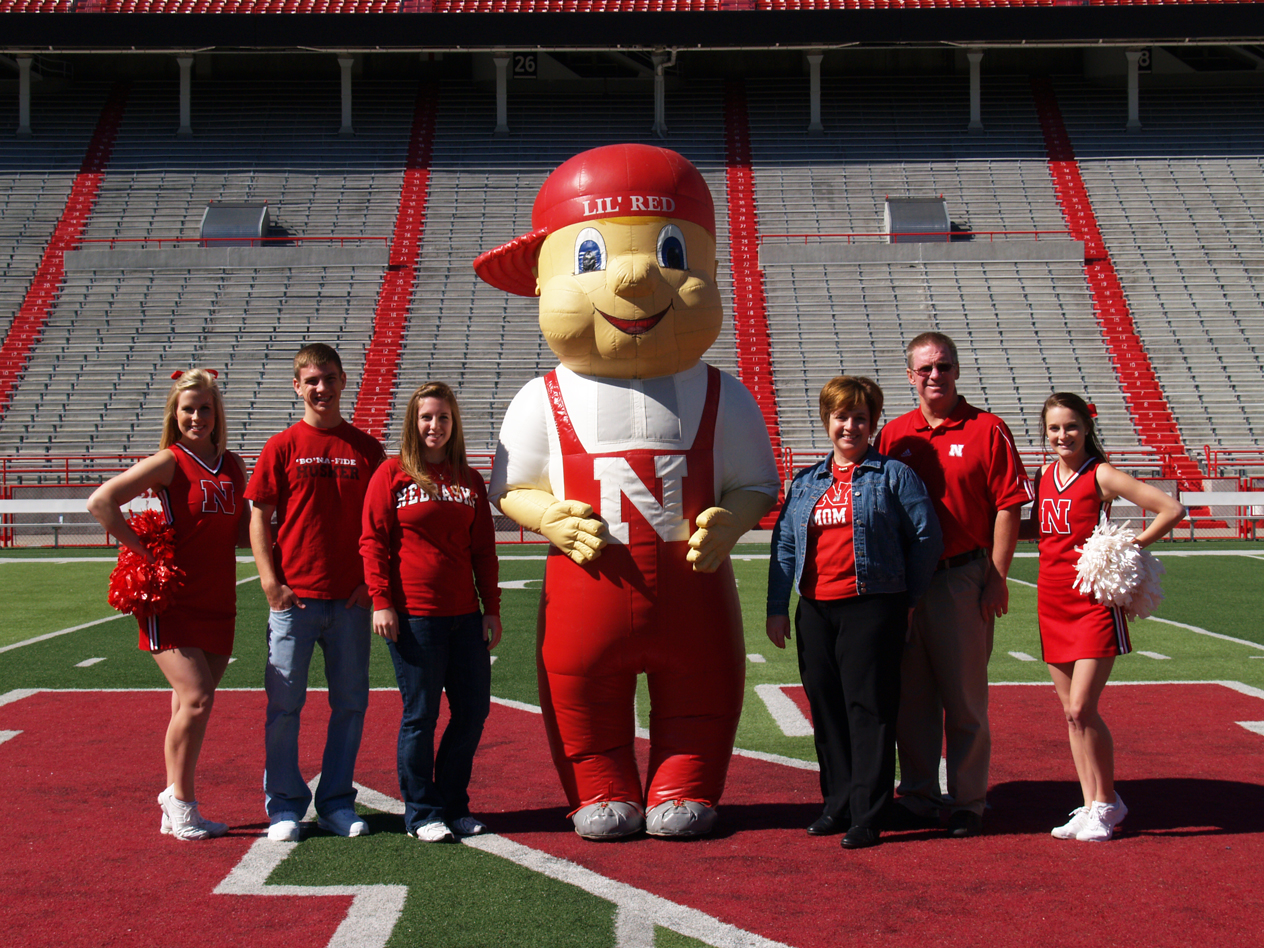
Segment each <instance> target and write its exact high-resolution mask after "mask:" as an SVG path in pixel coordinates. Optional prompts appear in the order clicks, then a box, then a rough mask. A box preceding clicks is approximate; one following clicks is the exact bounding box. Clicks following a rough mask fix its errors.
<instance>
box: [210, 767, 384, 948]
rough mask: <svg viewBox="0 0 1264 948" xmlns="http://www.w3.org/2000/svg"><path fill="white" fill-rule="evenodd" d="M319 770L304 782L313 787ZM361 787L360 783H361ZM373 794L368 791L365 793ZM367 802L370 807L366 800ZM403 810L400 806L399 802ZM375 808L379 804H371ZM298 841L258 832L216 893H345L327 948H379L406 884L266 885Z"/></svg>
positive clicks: (310, 808) (312, 812) (313, 812)
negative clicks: (347, 898) (347, 902)
mask: <svg viewBox="0 0 1264 948" xmlns="http://www.w3.org/2000/svg"><path fill="white" fill-rule="evenodd" d="M319 782H320V774H317V775H316V776H315V777H313V778H312V779H311V780H310V781H308V786H309V787H310V788H312V789H313V790H314V789H315V787H316V785H317V784H318V783H319ZM356 786H357V787H358V788H359V789H361V790H365V788H363V787H359V784H356ZM365 792H366V793H368V794H372V791H367V790H366V791H365ZM369 806H373V804H372V803H369ZM397 806H398V807H399V811H400V812H401V813H402V812H403V809H404V806H403V804H402V803H400V804H397ZM374 808H375V809H377V807H374ZM315 817H316V810H315V808H314V806H313V805H312V804H308V807H307V813H306V814H304V816H303V819H304V820H305V821H308V820H313V819H315ZM298 845H299V844H298V843H281V842H274V841H272V840H270V839H268V833H267V830H261V831H260V835H259V838H258V839H256V840H255V841H254V843H253V844H252V845H251V847H250V849H248V850H247V851H246V854H245V855H244V856H242V858H241V862H239V863H237V865H236V866H234V867H233V869H232V871H231V872H229V873H228V875H226V876H225V877H224V880H223V881H222V882H221V883H220V884H219V885H217V886H216V887H215V889H214V890H213V894H215V895H248V896H250V895H255V896H257V895H289V896H309V897H310V896H316V897H322V896H330V895H344V896H345V895H349V896H351V905H350V907H349V908H348V909H347V914H346V915H345V916H344V917H343V919H342V923H341V924H340V925H339V926H338V928H337V930H336V931H335V932H334V934H333V937H332V938H330V939H329V942H328V948H382V946H384V945H385V944H386V942H387V940H389V939H390V937H391V932H393V931H394V930H395V924H396V923H397V922H398V921H399V917H400V915H402V914H403V912H404V901H405V900H406V899H407V898H408V886H406V885H268V884H267V883H268V876H270V875H271V874H272V871H273V870H274V869H276V867H277V866H279V865H281V863H283V862H285V860H286V858H287V857H288V856H289V855H290V853H292V852H293V851H294V847H296V846H298Z"/></svg>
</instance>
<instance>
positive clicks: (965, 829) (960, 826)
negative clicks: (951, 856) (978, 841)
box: [948, 810, 983, 839]
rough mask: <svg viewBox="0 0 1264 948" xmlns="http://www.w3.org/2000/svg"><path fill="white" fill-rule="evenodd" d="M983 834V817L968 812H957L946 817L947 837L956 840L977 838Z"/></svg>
mask: <svg viewBox="0 0 1264 948" xmlns="http://www.w3.org/2000/svg"><path fill="white" fill-rule="evenodd" d="M982 832H983V817H981V816H979V814H977V813H972V812H970V811H969V810H958V811H957V812H955V813H954V814H953V815H952V816H950V817H948V835H949V836H955V837H956V838H957V839H965V838H966V837H967V836H978V835H979V834H980V833H982Z"/></svg>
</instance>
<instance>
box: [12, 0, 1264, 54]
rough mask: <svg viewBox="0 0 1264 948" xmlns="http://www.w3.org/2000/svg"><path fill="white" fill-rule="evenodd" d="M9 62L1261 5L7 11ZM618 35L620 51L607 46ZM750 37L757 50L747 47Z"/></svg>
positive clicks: (986, 26)
mask: <svg viewBox="0 0 1264 948" xmlns="http://www.w3.org/2000/svg"><path fill="white" fill-rule="evenodd" d="M4 20H5V36H4V40H3V41H2V44H3V48H4V49H5V50H6V51H8V52H10V53H17V52H29V53H32V54H39V53H49V52H57V53H74V52H96V53H103V52H129V53H134V52H165V53H176V52H185V51H187V50H188V48H189V47H190V45H193V44H191V43H190V42H189V41H190V40H191V39H193V40H195V42H196V45H197V46H198V47H201V48H203V49H206V50H208V51H210V50H215V51H221V52H229V51H238V52H245V51H252V50H268V51H272V52H278V51H284V50H292V51H300V50H320V51H323V52H329V53H337V54H342V55H346V54H347V53H354V52H365V53H367V52H493V51H494V50H495V48H496V46H501V47H502V48H503V45H504V44H503V43H494V42H489V38H493V37H506V36H508V37H512V38H513V42H514V48H516V49H545V50H547V49H559V50H561V49H572V50H580V49H589V50H611V49H627V50H633V49H634V50H644V51H647V52H652V51H653V50H654V49H661V48H663V47H664V46H665V45H670V46H675V47H677V48H678V49H681V50H686V49H698V50H771V49H804V50H807V49H832V48H837V47H840V46H850V45H860V46H865V47H873V48H883V47H893V46H894V47H942V46H969V47H976V48H983V47H987V46H1009V47H1014V46H1055V47H1057V46H1061V47H1084V46H1100V45H1113V46H1142V45H1183V44H1199V45H1241V44H1254V43H1261V42H1264V4H1258V3H1246V4H1236V3H1235V4H1177V5H1171V6H1166V5H1165V6H1109V7H1108V6H1080V7H1016V8H966V9H962V8H948V9H940V8H936V9H917V10H904V9H885V10H848V11H838V10H781V11H759V10H749V11H746V10H741V11H724V12H673V13H585V14H574V13H459V14H442V13H416V14H413V13H398V14H304V15H301V16H296V15H293V14H258V15H252V16H232V15H225V14H210V13H208V14H197V13H190V14H128V15H120V14H109V13H76V14H74V15H66V14H49V13H8V14H5V16H4ZM612 37H617V38H618V41H617V42H612V41H611V38H612ZM756 38H757V41H756Z"/></svg>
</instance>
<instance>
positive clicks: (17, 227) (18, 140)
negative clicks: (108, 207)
mask: <svg viewBox="0 0 1264 948" xmlns="http://www.w3.org/2000/svg"><path fill="white" fill-rule="evenodd" d="M33 85H34V88H33V89H32V90H31V114H32V120H31V121H32V128H31V135H30V136H29V137H19V136H17V135H13V134H11V131H10V133H9V134H5V135H0V273H3V274H4V278H3V279H0V339H3V338H4V334H5V333H6V332H8V329H9V325H10V323H11V322H12V321H13V317H14V315H15V314H16V313H17V311H18V307H19V306H21V305H22V299H23V297H24V296H25V295H26V291H27V289H28V288H29V287H30V285H31V280H32V279H33V278H34V276H35V271H36V270H37V269H38V267H39V265H40V261H41V260H42V259H43V256H44V249H45V247H47V246H48V242H49V240H50V239H51V238H52V235H53V230H54V228H56V226H57V222H58V221H59V220H60V219H61V215H62V212H63V211H64V210H65V208H66V199H67V197H69V196H70V189H71V187H72V186H73V184H74V180H75V175H76V174H77V173H78V171H79V167H80V165H81V164H82V163H83V156H84V152H85V150H86V149H87V147H88V142H89V141H91V139H92V133H93V131H94V129H95V128H96V125H97V121H98V119H99V118H100V117H101V107H102V106H103V105H104V104H105V100H106V98H107V97H108V96H109V93H110V84H109V83H106V82H96V83H92V82H85V83H76V84H75V86H74V94H66V91H65V87H64V86H63V85H62V84H61V83H58V82H54V81H47V82H39V83H34V84H33ZM17 124H18V103H17V98H16V97H15V96H5V97H3V98H2V99H0V128H4V129H7V130H12V129H14V128H16V127H17Z"/></svg>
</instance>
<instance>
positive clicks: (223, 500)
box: [202, 478, 237, 514]
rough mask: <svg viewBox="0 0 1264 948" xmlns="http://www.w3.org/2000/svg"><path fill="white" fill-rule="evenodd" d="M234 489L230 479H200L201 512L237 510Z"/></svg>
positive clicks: (230, 512)
mask: <svg viewBox="0 0 1264 948" xmlns="http://www.w3.org/2000/svg"><path fill="white" fill-rule="evenodd" d="M235 495H236V491H235V490H234V489H233V484H232V481H210V480H206V479H205V478H203V480H202V513H226V514H235V513H236V512H237V501H236V496H235Z"/></svg>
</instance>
